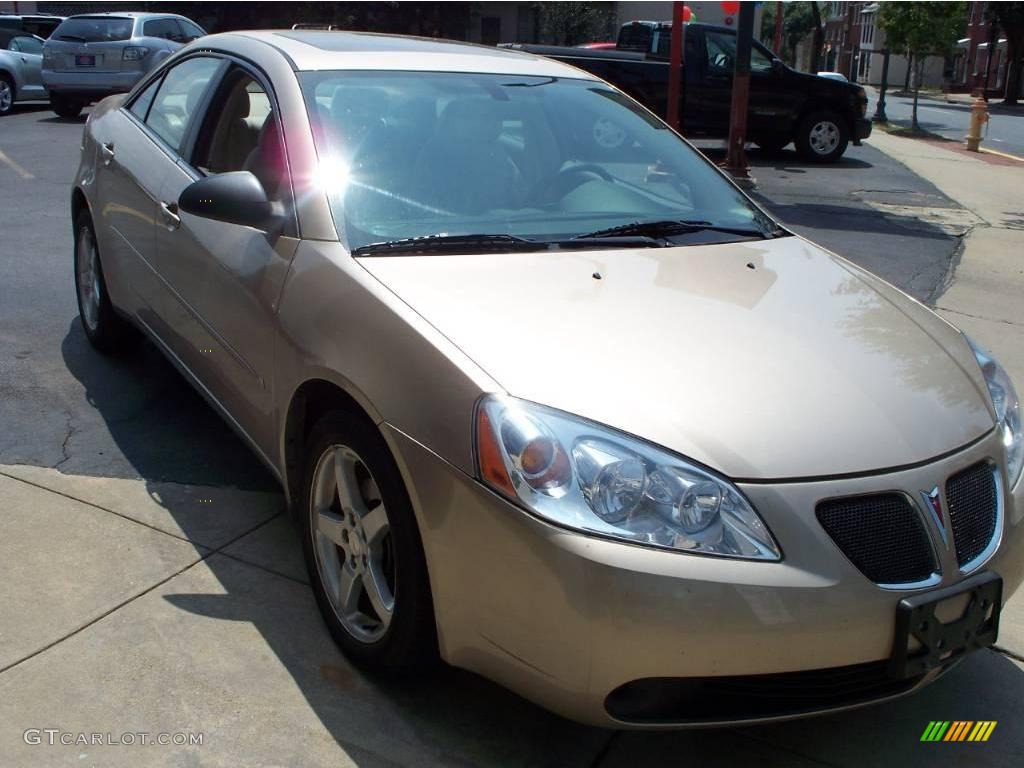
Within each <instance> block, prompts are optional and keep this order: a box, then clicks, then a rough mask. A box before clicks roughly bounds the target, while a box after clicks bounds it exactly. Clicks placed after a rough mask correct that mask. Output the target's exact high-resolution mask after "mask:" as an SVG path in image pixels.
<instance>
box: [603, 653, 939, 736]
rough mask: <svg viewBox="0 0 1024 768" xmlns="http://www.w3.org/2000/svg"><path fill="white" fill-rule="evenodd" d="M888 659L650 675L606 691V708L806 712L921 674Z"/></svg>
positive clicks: (858, 699)
mask: <svg viewBox="0 0 1024 768" xmlns="http://www.w3.org/2000/svg"><path fill="white" fill-rule="evenodd" d="M888 669H889V662H888V661H873V662H869V663H866V664H853V665H851V666H847V667H832V668H829V669H814V670H807V671H803V672H782V673H777V674H769V675H741V676H729V677H698V678H671V677H650V678H644V679H642V680H634V681H632V682H629V683H626V684H625V685H621V686H619V687H618V688H616V689H615V690H614V691H612V692H611V693H610V694H608V697H607V698H606V699H605V709H606V710H607V711H608V713H609V714H610V715H611V716H612V717H614V718H616V719H618V720H622V721H624V722H633V723H656V722H661V723H673V722H675V723H682V722H700V721H704V722H712V721H715V720H744V719H753V718H759V717H774V716H779V715H792V714H799V713H802V712H811V711H815V710H819V709H830V708H833V707H843V706H849V705H851V704H858V703H863V702H866V701H873V700H876V699H883V698H887V697H889V696H895V695H898V694H900V693H904V692H906V691H908V690H910V689H911V688H913V687H914V686H915V685H917V683H918V682H919V681H920V679H921V678H920V677H916V678H912V679H908V680H896V679H894V678H892V677H890V676H889V673H888Z"/></svg>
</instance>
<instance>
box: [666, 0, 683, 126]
mask: <svg viewBox="0 0 1024 768" xmlns="http://www.w3.org/2000/svg"><path fill="white" fill-rule="evenodd" d="M684 7H685V6H684V5H683V3H678V2H674V3H672V45H671V47H670V48H669V53H668V124H669V125H671V126H672V127H673V128H675V129H676V130H677V131H679V132H680V133H682V132H683V126H682V122H681V121H680V119H679V102H680V100H681V98H682V80H683V78H682V74H683V8H684Z"/></svg>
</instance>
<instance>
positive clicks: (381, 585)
mask: <svg viewBox="0 0 1024 768" xmlns="http://www.w3.org/2000/svg"><path fill="white" fill-rule="evenodd" d="M312 483H313V486H312V489H311V492H310V510H309V514H310V516H311V520H310V522H311V525H310V531H311V532H312V533H311V535H312V537H313V552H314V555H315V558H316V567H317V574H318V575H319V577H320V581H321V584H322V585H323V587H324V591H325V592H326V594H327V598H328V600H329V601H330V604H331V607H332V608H333V610H334V613H335V615H336V616H337V617H338V620H339V621H340V622H341V624H342V626H344V628H345V630H346V631H347V632H348V633H349V634H350V635H352V637H354V638H355V639H356V640H359V641H361V642H363V643H373V642H376V641H377V640H379V639H380V638H381V637H383V636H384V633H385V632H387V629H388V626H389V625H390V623H391V618H392V616H393V615H394V610H395V558H394V550H393V547H392V540H391V524H390V521H389V519H388V514H387V509H386V508H385V506H384V501H383V499H382V498H381V494H380V489H379V487H378V485H377V482H376V480H375V479H374V477H373V475H372V474H371V473H370V470H369V468H368V467H367V466H366V464H365V463H364V462H363V460H362V458H361V457H360V456H359V454H358V453H356V452H355V451H354V450H352V449H351V448H350V447H348V446H345V445H332V446H330V447H329V448H327V450H325V451H324V452H323V454H321V456H320V459H319V461H318V462H317V465H316V469H315V470H314V472H313V480H312Z"/></svg>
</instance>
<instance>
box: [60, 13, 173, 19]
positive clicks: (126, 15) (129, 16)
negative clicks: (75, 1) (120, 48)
mask: <svg viewBox="0 0 1024 768" xmlns="http://www.w3.org/2000/svg"><path fill="white" fill-rule="evenodd" d="M168 16H170V17H173V18H176V19H180V18H184V17H183V16H180V15H179V14H177V13H160V12H159V11H103V12H102V13H76V14H75V15H73V16H68V17H67V18H69V19H103V18H110V19H156V18H166V17H168Z"/></svg>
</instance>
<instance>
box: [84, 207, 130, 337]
mask: <svg viewBox="0 0 1024 768" xmlns="http://www.w3.org/2000/svg"><path fill="white" fill-rule="evenodd" d="M74 261H75V296H76V297H77V298H78V316H79V319H80V320H81V322H82V329H83V330H84V331H85V337H86V338H87V339H88V340H89V343H90V344H91V345H92V346H93V347H94V348H95V349H96V350H97V351H99V352H102V353H103V354H105V355H119V354H124V353H125V352H127V351H129V349H130V348H131V347H132V346H133V342H134V341H135V339H136V338H137V334H136V333H135V329H134V328H133V327H132V326H131V325H130V324H129V323H128V321H127V320H125V319H124V318H123V317H121V316H120V315H119V314H117V311H116V310H115V309H114V305H113V304H111V303H110V294H109V293H108V292H107V281H106V278H105V277H104V276H103V266H102V264H101V262H100V252H99V244H98V243H97V242H96V230H95V229H94V228H93V225H92V219H91V218H90V216H89V213H88V211H81V212H80V213H79V214H78V216H77V218H76V219H75V259H74Z"/></svg>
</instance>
